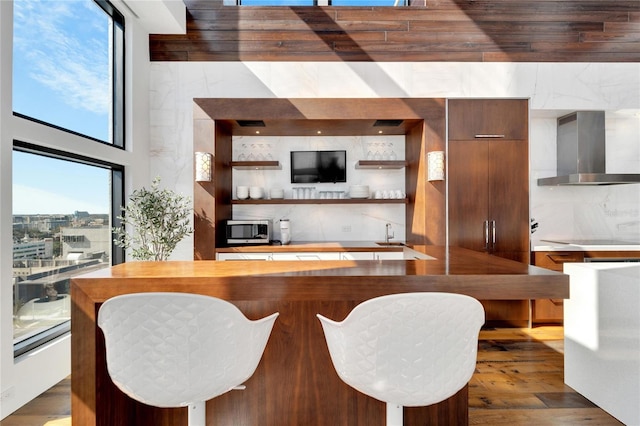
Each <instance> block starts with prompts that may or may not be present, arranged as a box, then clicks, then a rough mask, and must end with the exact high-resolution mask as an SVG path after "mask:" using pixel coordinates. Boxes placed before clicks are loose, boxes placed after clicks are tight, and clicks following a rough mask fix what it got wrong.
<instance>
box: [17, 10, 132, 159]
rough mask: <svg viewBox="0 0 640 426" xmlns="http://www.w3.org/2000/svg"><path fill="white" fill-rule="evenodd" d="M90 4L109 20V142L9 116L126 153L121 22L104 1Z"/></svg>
mask: <svg viewBox="0 0 640 426" xmlns="http://www.w3.org/2000/svg"><path fill="white" fill-rule="evenodd" d="M93 2H94V3H95V4H96V6H98V7H99V8H100V9H102V10H103V11H104V12H105V13H106V14H107V15H109V16H110V17H111V21H112V25H111V34H110V37H111V40H112V50H111V52H110V59H111V104H112V105H111V123H109V126H110V131H111V141H103V140H101V139H98V138H95V137H92V136H89V135H85V134H83V133H80V132H77V131H74V130H71V129H67V128H65V127H62V126H59V125H56V124H53V123H49V122H47V121H44V120H40V119H38V118H35V117H31V116H29V115H26V114H23V113H19V112H16V111H13V115H14V116H16V117H20V118H22V119H25V120H29V121H32V122H34V123H38V124H41V125H43V126H47V127H50V128H53V129H56V130H60V131H63V132H67V133H70V134H72V135H77V136H80V137H83V138H86V139H88V140H91V141H94V142H98V143H102V144H105V145H109V146H113V147H115V148H119V149H122V150H124V149H126V142H125V128H126V123H125V112H126V111H125V65H126V64H125V57H126V55H125V54H126V52H125V18H124V15H123V14H122V13H120V12H119V11H118V10H117V9H116V8H115V7H114V6H113V5H112V4H111V3H110V2H109V1H108V0H93Z"/></svg>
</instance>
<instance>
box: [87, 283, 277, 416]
mask: <svg viewBox="0 0 640 426" xmlns="http://www.w3.org/2000/svg"><path fill="white" fill-rule="evenodd" d="M277 316H278V313H274V314H272V315H270V316H268V317H265V318H262V319H260V320H257V321H250V320H248V319H247V318H246V317H245V316H244V315H243V314H242V312H240V310H239V309H238V308H237V307H235V306H234V305H233V304H231V303H229V302H227V301H224V300H221V299H217V298H214V297H209V296H203V295H198V294H188V293H134V294H127V295H122V296H116V297H113V298H111V299H108V300H107V301H106V302H104V303H103V304H102V306H101V307H100V310H99V312H98V326H99V327H100V328H101V329H102V331H103V332H104V336H105V343H106V359H107V370H108V371H109V375H110V376H111V379H112V380H113V382H114V383H115V384H116V386H117V387H118V388H120V389H121V390H122V391H123V392H124V393H125V394H127V395H129V396H130V397H131V398H133V399H135V400H137V401H140V402H143V403H145V404H148V405H152V406H156V407H184V406H188V407H189V416H188V417H189V425H190V426H195V425H198V426H200V425H204V424H205V422H206V412H205V403H206V401H207V400H209V399H212V398H214V397H216V396H218V395H222V394H223V393H225V392H228V391H230V390H232V389H234V388H236V387H238V386H239V385H241V384H242V383H243V382H244V381H246V380H247V379H249V378H250V377H251V376H252V375H253V373H254V372H255V370H256V368H257V366H258V363H259V362H260V359H261V358H262V354H263V352H264V349H265V346H266V344H267V340H268V339H269V335H270V334H271V330H272V328H273V324H274V322H275V319H276V317H277ZM240 388H242V387H240Z"/></svg>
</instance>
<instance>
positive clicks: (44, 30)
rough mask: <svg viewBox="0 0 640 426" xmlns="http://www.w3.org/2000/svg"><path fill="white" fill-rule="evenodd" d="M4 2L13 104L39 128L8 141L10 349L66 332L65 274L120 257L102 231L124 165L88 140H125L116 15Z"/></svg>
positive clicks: (56, 1)
mask: <svg viewBox="0 0 640 426" xmlns="http://www.w3.org/2000/svg"><path fill="white" fill-rule="evenodd" d="M0 1H2V0H0ZM13 11H14V42H13V52H14V55H13V101H12V102H13V112H14V115H15V116H16V119H17V120H23V119H24V120H30V121H32V122H34V123H36V124H35V125H36V126H40V127H41V129H40V130H39V131H38V132H37V137H36V138H42V140H35V141H34V140H33V139H34V137H33V136H32V135H31V136H30V138H29V139H30V142H29V143H24V142H21V141H14V151H13V159H12V161H13V200H12V201H13V307H14V309H13V330H14V355H15V356H19V355H21V354H24V353H26V352H27V351H29V350H31V349H33V348H35V347H38V346H40V345H42V344H43V343H46V342H47V341H50V340H51V339H53V338H55V337H57V336H59V335H61V334H64V333H68V332H69V330H70V309H71V300H70V299H71V297H70V280H71V278H72V277H73V276H75V275H78V274H81V273H85V272H88V271H91V270H95V269H99V268H104V267H108V266H110V265H112V264H116V263H120V262H122V261H123V258H124V252H123V250H122V249H121V248H116V247H114V245H113V238H112V233H111V228H112V227H113V226H118V225H119V224H118V223H117V219H116V216H117V215H118V214H119V213H120V211H119V210H120V206H121V205H122V204H123V201H124V200H123V198H124V197H123V193H124V189H123V187H124V185H123V179H124V176H123V170H124V169H123V167H122V166H120V165H117V164H112V163H109V162H106V161H104V160H103V159H97V158H92V157H91V152H92V151H93V150H92V149H90V148H87V145H88V144H95V143H96V141H97V142H102V143H106V144H110V145H111V146H112V147H113V149H114V152H116V151H115V150H116V149H118V148H123V147H124V106H123V105H124V79H123V75H124V18H123V17H122V15H121V14H120V13H119V12H118V11H117V10H115V9H114V8H113V7H112V5H111V4H110V3H109V2H107V1H106V0H95V1H94V0H15V1H14V8H13ZM60 130H62V132H60ZM61 135H62V136H61ZM66 135H69V138H68V139H67V140H64V139H65V138H67V136H66ZM78 136H80V137H78ZM61 137H62V139H63V140H61ZM17 138H18V139H19V138H20V136H18V137H17ZM56 141H60V144H61V145H62V144H64V151H63V150H62V149H57V148H56V146H57V145H58V143H57V142H56ZM85 141H86V143H85ZM74 150H75V151H74ZM80 152H82V153H84V154H82V155H80V154H78V153H80ZM107 157H108V155H107Z"/></svg>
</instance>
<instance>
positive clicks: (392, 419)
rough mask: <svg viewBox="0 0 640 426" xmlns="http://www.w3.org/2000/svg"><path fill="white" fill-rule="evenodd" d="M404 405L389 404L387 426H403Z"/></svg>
mask: <svg viewBox="0 0 640 426" xmlns="http://www.w3.org/2000/svg"><path fill="white" fill-rule="evenodd" d="M402 408H403V407H402V405H398V404H394V403H392V402H387V426H402V421H403V419H402Z"/></svg>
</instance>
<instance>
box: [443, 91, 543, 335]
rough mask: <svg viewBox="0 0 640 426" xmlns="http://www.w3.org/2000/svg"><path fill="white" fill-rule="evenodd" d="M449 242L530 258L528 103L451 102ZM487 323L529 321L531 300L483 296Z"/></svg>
mask: <svg viewBox="0 0 640 426" xmlns="http://www.w3.org/2000/svg"><path fill="white" fill-rule="evenodd" d="M448 117H449V146H448V178H447V179H448V186H449V210H448V211H449V212H448V218H449V244H450V245H452V246H458V247H464V248H468V249H471V250H476V251H482V252H486V253H490V254H493V255H496V256H500V257H503V258H506V259H511V260H516V261H518V262H523V263H529V234H530V228H529V167H528V164H529V161H528V158H529V144H528V132H529V131H528V103H527V101H526V100H518V99H507V100H501V99H455V100H449V103H448ZM481 302H482V304H483V306H484V308H485V314H486V319H487V322H488V323H491V322H493V323H505V324H507V325H515V326H523V325H526V324H528V323H529V320H530V312H529V302H528V301H527V300H522V301H513V300H511V301H504V300H483V301H481Z"/></svg>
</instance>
